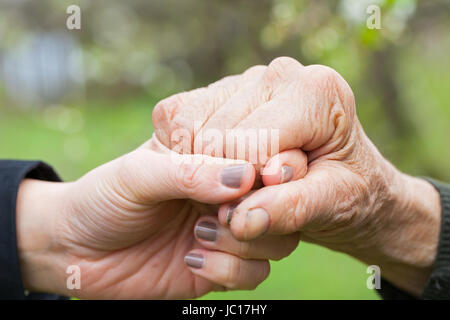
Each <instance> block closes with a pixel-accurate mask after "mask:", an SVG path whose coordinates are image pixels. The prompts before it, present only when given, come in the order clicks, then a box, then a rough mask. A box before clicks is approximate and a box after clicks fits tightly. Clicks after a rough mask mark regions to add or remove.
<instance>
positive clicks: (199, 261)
mask: <svg viewBox="0 0 450 320" xmlns="http://www.w3.org/2000/svg"><path fill="white" fill-rule="evenodd" d="M184 262H186V264H187V265H188V266H189V267H191V268H195V269H200V268H202V267H203V263H204V262H205V258H204V257H203V255H201V254H198V253H189V254H187V255H186V256H185V257H184Z"/></svg>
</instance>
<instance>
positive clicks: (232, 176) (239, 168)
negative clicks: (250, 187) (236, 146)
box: [220, 164, 247, 188]
mask: <svg viewBox="0 0 450 320" xmlns="http://www.w3.org/2000/svg"><path fill="white" fill-rule="evenodd" d="M246 169H247V165H245V164H238V165H234V166H230V167H227V168H225V169H223V170H222V174H221V177H220V179H221V181H222V184H223V185H225V186H227V187H230V188H240V187H241V182H242V176H243V175H244V172H245V170H246Z"/></svg>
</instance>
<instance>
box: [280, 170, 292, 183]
mask: <svg viewBox="0 0 450 320" xmlns="http://www.w3.org/2000/svg"><path fill="white" fill-rule="evenodd" d="M293 176H294V170H293V169H292V167H289V166H283V167H281V183H285V182H289V181H291V180H292V177H293Z"/></svg>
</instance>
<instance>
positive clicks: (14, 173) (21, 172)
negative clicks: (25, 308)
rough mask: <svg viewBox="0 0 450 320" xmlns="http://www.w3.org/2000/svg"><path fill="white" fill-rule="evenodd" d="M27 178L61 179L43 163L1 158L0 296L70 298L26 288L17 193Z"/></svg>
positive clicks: (15, 297)
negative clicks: (19, 247)
mask: <svg viewBox="0 0 450 320" xmlns="http://www.w3.org/2000/svg"><path fill="white" fill-rule="evenodd" d="M24 178H32V179H39V180H47V181H61V180H60V178H59V177H58V175H57V174H56V173H55V171H53V169H52V168H51V167H49V166H48V165H46V164H44V163H42V162H39V161H14V160H0V299H66V298H65V297H61V296H58V295H54V294H44V293H29V294H28V293H26V292H25V290H24V287H23V284H22V276H21V274H20V267H19V257H18V253H17V235H16V202H17V193H18V189H19V185H20V183H21V181H22V180H23V179H24Z"/></svg>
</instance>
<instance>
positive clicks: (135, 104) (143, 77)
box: [0, 0, 450, 299]
mask: <svg viewBox="0 0 450 320" xmlns="http://www.w3.org/2000/svg"><path fill="white" fill-rule="evenodd" d="M71 4H77V5H79V6H80V8H81V10H82V22H81V26H82V30H79V31H76V30H73V31H69V30H67V29H66V27H65V21H66V18H67V14H66V13H65V10H66V8H67V6H68V5H71ZM370 4H377V5H378V6H380V8H381V26H382V29H380V30H377V29H373V30H371V29H368V28H367V26H366V20H367V18H368V16H369V14H368V13H367V12H366V9H367V7H368V6H369V5H370ZM449 18H450V1H448V0H435V1H425V0H423V1H420V0H371V1H370V0H340V1H332V0H331V1H325V0H246V1H244V0H241V1H238V0H226V1H200V0H198V1H195V0H183V1H176V0H153V1H148V0H130V1H126V2H125V1H117V0H116V1H111V0H97V1H89V0H41V1H32V0H20V1H18V0H8V1H7V0H0V60H1V57H2V55H4V54H6V53H8V52H11V50H13V49H14V48H15V47H17V46H20V44H22V43H24V42H26V41H27V39H29V38H30V37H32V36H33V35H35V34H42V33H51V32H59V33H62V34H65V35H67V36H70V37H71V38H73V39H74V40H75V41H76V43H78V44H79V46H80V47H81V48H82V52H83V64H84V67H83V75H84V77H85V84H84V90H81V91H80V92H81V94H80V93H79V92H78V93H77V95H71V94H68V95H67V96H66V97H65V98H63V99H61V100H60V101H56V102H52V103H51V104H49V105H43V106H42V105H41V106H40V108H23V107H20V106H17V105H15V104H14V102H13V101H12V100H11V99H10V98H9V97H8V94H7V93H6V89H5V87H4V86H2V83H1V82H0V158H39V159H43V160H45V161H48V162H49V163H51V164H53V165H54V166H55V167H56V168H57V170H58V171H59V172H61V174H62V176H63V177H64V178H66V179H76V178H78V177H79V176H80V175H82V174H83V173H85V172H87V171H88V170H90V169H92V168H93V167H95V166H97V165H99V164H101V163H103V162H105V161H108V160H110V159H112V158H114V157H117V156H119V155H121V154H123V153H124V152H127V151H130V150H132V149H133V148H134V147H136V146H138V145H139V144H140V143H142V142H143V141H144V140H145V139H148V138H149V137H150V136H151V130H152V127H151V108H152V107H153V106H154V105H155V103H156V102H157V101H158V100H159V99H161V98H164V97H166V96H168V95H170V94H172V93H175V92H179V91H182V90H189V89H192V88H195V87H198V86H203V85H206V84H208V83H210V82H212V81H215V80H217V79H219V78H221V77H223V76H225V75H228V74H233V73H241V72H243V71H244V70H245V69H247V68H248V67H250V66H252V65H256V64H268V63H270V61H271V60H272V59H273V58H275V57H278V56H283V55H285V56H292V57H294V58H296V59H298V60H299V61H301V62H302V63H303V64H305V65H308V64H317V63H320V64H326V65H328V66H331V67H332V68H334V69H336V70H337V71H338V72H339V73H340V74H341V75H342V76H343V77H344V78H345V79H346V80H347V81H348V82H349V84H350V86H351V87H352V88H353V91H354V93H355V96H356V101H357V108H358V115H359V118H360V121H361V123H362V125H363V127H364V128H365V130H366V132H367V134H368V135H369V137H370V138H371V139H372V140H373V141H374V143H375V144H376V145H377V146H378V148H379V149H380V150H381V152H382V153H383V154H384V155H385V156H386V158H388V159H390V160H391V161H392V162H393V163H394V164H395V165H396V166H397V167H399V168H400V169H402V170H403V171H405V172H407V173H409V174H414V175H429V176H433V177H435V178H438V179H441V180H446V181H450V148H449V142H448V140H449V138H450V90H449V88H450V72H449V71H450V59H449V58H448V52H450V19H449ZM273 266H274V268H273V275H272V276H271V278H270V279H269V280H268V281H267V282H266V283H264V284H263V285H261V287H260V288H258V289H257V290H256V291H255V292H252V293H247V292H245V293H244V292H242V293H240V292H239V293H220V294H214V295H212V296H209V297H214V298H216V297H217V298H222V297H226V298H293V299H294V298H375V297H376V295H375V294H374V293H373V292H372V291H370V290H367V289H366V288H365V279H366V278H367V276H368V275H367V274H366V273H365V268H364V266H363V265H362V264H360V263H356V262H354V261H353V260H351V259H350V258H348V257H345V256H343V255H340V254H337V253H330V252H329V251H328V250H325V249H321V248H317V247H314V246H310V245H304V244H302V245H301V247H300V248H299V250H297V251H296V252H295V254H294V257H292V258H290V259H287V260H285V261H281V262H277V263H274V264H273Z"/></svg>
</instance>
